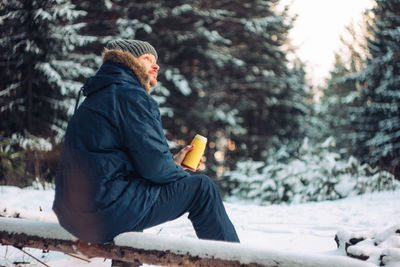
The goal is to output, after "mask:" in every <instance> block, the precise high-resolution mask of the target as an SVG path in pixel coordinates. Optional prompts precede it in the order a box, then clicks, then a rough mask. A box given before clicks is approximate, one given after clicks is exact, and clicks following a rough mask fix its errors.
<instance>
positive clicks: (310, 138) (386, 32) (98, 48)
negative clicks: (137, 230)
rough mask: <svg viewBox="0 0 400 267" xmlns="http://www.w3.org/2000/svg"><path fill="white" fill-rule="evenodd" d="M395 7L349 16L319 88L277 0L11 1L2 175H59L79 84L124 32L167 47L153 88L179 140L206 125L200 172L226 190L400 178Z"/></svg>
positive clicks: (2, 99)
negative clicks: (351, 20)
mask: <svg viewBox="0 0 400 267" xmlns="http://www.w3.org/2000/svg"><path fill="white" fill-rule="evenodd" d="M399 18H400V1H399V0H376V1H375V2H374V5H373V8H371V9H368V10H365V12H364V14H363V20H362V22H361V23H359V24H349V25H348V26H347V28H346V32H345V33H344V34H343V38H342V45H341V48H340V49H339V50H338V51H337V52H336V53H335V63H334V65H333V66H332V70H331V72H330V75H329V77H328V78H327V80H326V85H324V86H320V87H319V88H313V86H312V85H311V84H310V83H309V82H308V81H307V79H306V75H307V73H306V68H305V64H304V63H303V62H302V61H301V60H300V59H299V57H298V56H297V55H296V49H295V47H294V46H293V45H292V43H291V40H290V39H289V37H288V34H289V31H290V30H291V29H292V27H293V23H294V22H295V19H296V18H295V16H293V15H291V14H290V13H289V12H288V6H286V7H282V5H280V1H279V0H251V1H246V2H243V1H209V0H200V1H180V0H178V1H167V0H161V1H147V0H146V1H145V0H143V1H127V0H113V1H112V0H104V1H94V0H83V1H76V0H43V1H31V0H4V1H2V2H1V3H0V49H1V52H2V53H1V54H0V156H1V161H0V184H3V185H17V186H20V187H23V186H27V185H31V184H34V183H41V184H42V185H44V186H50V187H51V186H53V185H52V184H53V182H54V177H55V172H56V168H57V161H58V156H59V153H60V149H61V144H62V138H63V134H64V132H65V129H66V126H67V123H68V119H69V118H70V117H71V116H72V114H73V109H74V106H75V98H76V96H77V94H78V91H79V90H80V88H81V86H82V85H83V83H84V82H85V80H86V79H87V78H88V77H90V76H92V75H94V74H95V72H96V71H97V69H98V68H99V66H100V65H101V63H102V58H101V53H102V51H103V47H104V45H105V44H106V43H107V42H108V41H109V40H111V39H115V38H129V39H140V40H146V41H148V42H150V43H151V44H152V45H153V46H154V47H155V48H156V49H157V51H158V53H159V62H158V63H159V65H160V71H159V84H158V85H157V87H156V88H154V92H153V93H152V95H153V97H154V98H155V99H156V101H157V102H158V103H159V105H160V109H161V113H162V120H163V126H164V129H165V133H166V136H167V139H168V140H169V142H170V146H171V149H172V152H176V151H178V150H179V149H180V148H181V147H182V146H184V145H185V144H188V143H189V142H190V141H191V139H192V138H193V136H194V135H195V134H196V133H199V134H202V135H204V136H207V137H208V139H209V142H208V146H207V149H206V153H205V155H204V161H203V164H202V166H201V167H200V172H202V173H205V174H207V175H209V176H210V177H212V178H213V179H214V181H215V182H216V183H217V185H218V186H219V188H220V189H221V192H222V193H223V195H224V196H225V198H236V199H241V200H248V201H253V202H257V203H261V204H262V203H281V202H294V201H300V202H301V201H310V200H324V199H336V198H343V197H346V196H348V195H352V194H361V193H365V192H371V191H380V190H386V189H394V188H398V187H399V181H398V180H399V179H400V115H399V114H400V112H399V104H400V76H399V74H400V73H399V67H400V63H399V62H400V61H399V58H400V42H399V41H400V19H399ZM317 91H318V92H322V96H321V97H320V98H316V97H315V92H317Z"/></svg>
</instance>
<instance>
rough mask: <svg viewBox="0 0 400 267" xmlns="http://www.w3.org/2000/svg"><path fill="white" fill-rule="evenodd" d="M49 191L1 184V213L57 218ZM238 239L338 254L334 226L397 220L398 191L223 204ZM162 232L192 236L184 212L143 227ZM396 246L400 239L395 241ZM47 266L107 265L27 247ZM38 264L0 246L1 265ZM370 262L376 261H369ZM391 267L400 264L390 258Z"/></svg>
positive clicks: (374, 227) (376, 229)
mask: <svg viewBox="0 0 400 267" xmlns="http://www.w3.org/2000/svg"><path fill="white" fill-rule="evenodd" d="M53 196H54V191H52V190H35V189H29V188H27V189H20V188H17V187H9V186H2V187H0V215H3V216H12V215H15V214H16V213H19V214H20V216H21V217H25V218H32V219H37V220H43V221H56V218H55V215H54V214H53V213H52V211H51V205H52V200H53ZM226 208H227V211H228V214H229V215H230V217H231V219H232V221H233V223H234V225H235V226H236V229H237V232H238V234H239V237H240V239H241V243H242V244H245V245H246V246H249V247H255V248H265V249H268V250H271V249H273V250H279V251H282V252H284V251H288V252H296V253H307V254H310V253H312V254H315V255H318V256H323V255H329V256H332V255H334V256H337V257H343V252H342V251H341V250H339V249H337V247H336V243H335V241H334V236H335V234H336V233H337V232H338V231H341V230H344V231H348V232H363V233H370V235H371V236H373V235H374V234H375V233H380V232H382V231H384V230H385V229H387V228H390V227H392V226H393V225H396V224H397V225H399V223H400V191H392V192H380V193H372V194H366V195H362V196H356V197H349V198H347V199H342V200H336V201H324V202H311V203H304V204H293V205H272V206H255V205H243V204H234V203H226ZM146 232H148V233H153V234H156V235H163V236H174V237H177V236H178V237H189V238H196V237H195V233H194V231H193V229H192V226H191V224H190V222H189V221H188V219H187V217H186V216H183V217H182V218H179V219H177V220H175V221H172V222H168V223H165V224H162V225H159V226H157V227H153V228H151V229H148V230H146ZM399 245H400V244H399ZM26 250H27V251H29V252H30V253H32V254H34V255H35V256H37V257H39V258H40V259H41V260H42V261H44V262H46V263H47V264H49V265H50V266H52V267H53V266H56V267H60V266H110V265H111V262H110V260H104V259H92V260H91V262H90V263H87V262H85V261H82V260H79V259H75V258H72V257H70V256H68V255H65V254H63V253H59V252H50V253H42V251H40V250H35V249H26ZM15 262H20V263H21V262H22V263H24V262H25V263H26V262H29V264H21V265H19V266H42V265H41V264H39V263H37V262H36V261H35V260H33V259H32V258H30V257H29V256H27V255H25V254H23V253H22V252H20V251H18V250H17V249H14V248H11V247H6V246H1V247H0V266H16V265H15V264H14V263H15ZM372 263H375V264H376V263H377V262H374V260H373V261H372ZM387 266H390V267H394V266H400V262H392V263H390V265H387Z"/></svg>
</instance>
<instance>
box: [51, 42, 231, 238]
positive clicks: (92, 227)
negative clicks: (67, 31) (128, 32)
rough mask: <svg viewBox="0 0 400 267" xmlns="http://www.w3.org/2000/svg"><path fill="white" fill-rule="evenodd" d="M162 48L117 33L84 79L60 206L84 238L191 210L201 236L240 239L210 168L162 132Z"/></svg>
mask: <svg viewBox="0 0 400 267" xmlns="http://www.w3.org/2000/svg"><path fill="white" fill-rule="evenodd" d="M156 61H157V52H156V50H155V49H154V47H152V46H151V45H150V44H149V43H147V42H143V41H138V40H114V41H111V42H109V43H108V44H107V45H106V49H105V51H104V55H103V65H102V66H101V68H100V69H99V70H98V72H97V73H96V75H95V76H93V77H91V78H89V79H88V80H87V81H86V83H85V85H84V87H83V93H84V95H85V96H87V97H86V99H85V101H84V102H83V103H82V104H81V105H80V107H79V108H78V109H77V110H76V112H75V114H74V115H73V117H72V118H71V120H70V121H69V123H68V127H67V130H66V134H65V138H64V144H63V149H62V153H61V157H60V162H59V166H58V170H57V175H56V194H55V200H54V203H53V210H54V212H55V213H56V215H57V217H58V219H59V222H60V224H61V225H62V226H63V227H64V228H65V229H66V230H68V231H69V232H71V233H72V234H73V235H75V236H76V237H78V238H79V239H81V240H84V241H88V242H93V243H104V242H109V241H112V240H113V238H114V237H115V236H116V235H118V234H120V233H123V232H128V231H143V229H146V228H149V227H152V226H155V225H158V224H161V223H163V222H166V221H170V220H173V219H175V218H177V217H179V216H181V215H182V214H184V213H185V212H189V219H190V220H191V221H192V224H193V227H194V229H195V231H196V234H197V236H198V237H199V238H202V239H212V240H225V241H231V242H239V239H238V236H237V234H236V231H235V229H234V226H233V225H232V223H231V221H230V220H229V218H228V216H227V214H226V212H225V208H224V206H223V203H222V200H221V197H220V195H219V192H218V190H217V188H216V186H215V184H214V183H213V182H212V181H211V179H210V178H209V177H207V176H205V175H190V174H188V173H187V172H186V171H185V170H184V169H183V168H182V167H181V166H180V165H181V163H182V161H183V159H184V157H185V155H186V153H187V152H189V151H190V150H191V149H193V148H192V147H191V146H187V147H185V148H184V149H182V150H181V151H180V152H179V153H178V154H177V155H176V156H175V157H173V156H172V154H171V153H170V151H169V147H168V144H167V140H166V138H165V136H164V134H163V129H162V125H161V118H160V112H159V109H158V105H157V103H156V102H155V101H154V100H153V98H152V97H151V96H150V95H149V93H150V88H151V87H153V86H155V85H156V84H157V72H158V69H159V66H158V65H157V63H156Z"/></svg>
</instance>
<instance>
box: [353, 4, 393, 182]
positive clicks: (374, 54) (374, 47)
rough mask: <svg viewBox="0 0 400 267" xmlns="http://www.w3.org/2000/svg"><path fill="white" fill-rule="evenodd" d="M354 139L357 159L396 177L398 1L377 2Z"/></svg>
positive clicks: (362, 77)
mask: <svg viewBox="0 0 400 267" xmlns="http://www.w3.org/2000/svg"><path fill="white" fill-rule="evenodd" d="M372 12H373V14H374V21H373V23H371V24H370V29H371V31H372V34H373V35H372V38H370V39H368V51H369V54H370V56H369V58H368V59H367V66H366V68H365V69H364V70H363V71H362V73H361V75H360V81H361V83H362V85H363V86H364V88H363V91H362V104H363V105H362V108H360V109H359V110H357V111H356V112H354V115H355V116H356V118H357V122H358V123H357V124H356V126H357V129H356V133H357V137H356V139H355V143H356V147H357V150H358V151H359V152H360V157H361V158H362V159H363V160H364V161H366V162H369V163H372V164H375V165H379V166H380V167H382V168H386V169H388V170H389V171H391V172H393V173H395V175H396V177H397V178H399V177H400V168H399V165H400V123H399V121H400V117H399V114H400V112H399V107H400V80H399V78H398V77H399V75H400V65H399V59H400V57H399V55H400V45H399V40H400V33H399V31H398V29H399V28H400V19H399V18H400V1H399V0H377V1H376V6H375V7H374V8H373V9H372Z"/></svg>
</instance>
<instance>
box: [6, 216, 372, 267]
mask: <svg viewBox="0 0 400 267" xmlns="http://www.w3.org/2000/svg"><path fill="white" fill-rule="evenodd" d="M0 243H1V244H3V245H11V246H16V247H19V248H22V247H31V248H38V249H44V250H54V251H61V252H65V253H71V254H81V255H85V256H87V257H99V258H108V259H113V260H116V261H122V262H130V263H146V264H152V265H162V266H216V267H219V266H251V267H256V266H257V267H258V266H308V267H312V266H318V267H322V266H326V267H328V266H329V267H331V266H332V267H334V266H348V267H358V266H360V267H361V266H363V267H366V266H373V265H369V264H368V263H366V262H361V261H358V260H354V259H350V258H345V257H340V256H321V255H307V254H303V253H301V254H300V253H289V252H278V251H269V250H265V249H259V248H249V247H247V246H244V245H241V244H234V243H229V242H221V241H209V240H196V239H189V238H186V239H185V238H175V239H174V238H171V237H165V236H164V237H163V236H156V235H152V234H147V233H126V234H121V235H120V236H118V237H116V238H115V239H114V242H111V243H106V244H90V243H87V242H82V241H80V240H78V239H77V238H75V237H74V236H72V235H71V234H69V233H68V232H66V231H65V230H64V229H63V228H62V227H61V226H60V225H59V224H58V223H49V222H38V221H30V220H25V219H14V218H0Z"/></svg>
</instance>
